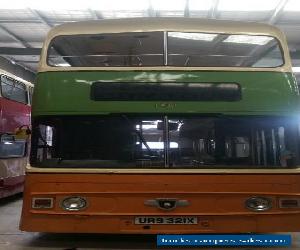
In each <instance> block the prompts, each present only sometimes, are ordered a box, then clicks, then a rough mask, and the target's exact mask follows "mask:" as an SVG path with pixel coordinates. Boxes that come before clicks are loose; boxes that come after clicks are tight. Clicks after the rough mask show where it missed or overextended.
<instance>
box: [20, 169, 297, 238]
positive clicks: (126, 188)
mask: <svg viewBox="0 0 300 250" xmlns="http://www.w3.org/2000/svg"><path fill="white" fill-rule="evenodd" d="M67 196H81V197H84V198H86V199H87V201H88V206H87V207H86V208H85V209H84V210H82V211H79V212H69V211H65V210H63V209H62V207H61V201H62V200H63V199H64V198H65V197H67ZM253 196H263V197H268V198H269V199H270V200H271V201H272V207H271V208H270V209H269V210H267V211H263V212H253V211H251V210H249V209H247V208H246V206H245V201H246V200H247V199H248V198H250V197H253ZM38 197H40V198H45V197H51V198H53V201H54V206H53V208H51V209H33V208H32V198H38ZM158 198H159V199H167V198H175V199H178V200H185V201H188V205H187V206H178V207H176V208H175V209H173V210H171V211H164V210H162V209H160V208H159V207H156V206H151V205H150V206H149V205H147V204H145V201H148V200H153V199H158ZM282 198H285V199H300V175H297V174H261V175H260V174H184V175H183V174H97V173H95V174H78V173H77V174H50V173H45V174H37V173H30V174H28V175H27V176H26V181H25V192H24V202H23V210H22V218H21V225H20V228H21V230H24V231H35V232H61V233H67V232H68V233H144V234H151V233H153V234H157V233H170V234H171V233H174V234H175V233H176V234H180V233H248V232H257V233H267V232H297V231H298V232H299V231H300V207H298V208H281V207H280V206H279V200H280V199H282ZM135 216H141V217H144V216H150V217H164V216H167V217H181V216H188V217H197V218H198V224H196V225H136V224H134V218H135Z"/></svg>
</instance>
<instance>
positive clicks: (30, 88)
mask: <svg viewBox="0 0 300 250" xmlns="http://www.w3.org/2000/svg"><path fill="white" fill-rule="evenodd" d="M28 92H29V102H30V105H32V95H33V87H30V86H29V87H28Z"/></svg>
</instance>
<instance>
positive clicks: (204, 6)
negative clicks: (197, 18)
mask: <svg viewBox="0 0 300 250" xmlns="http://www.w3.org/2000/svg"><path fill="white" fill-rule="evenodd" d="M212 4H213V1H212V0H206V1H199V0H189V10H191V11H193V10H196V11H197V10H198V11H199V10H209V9H211V7H212Z"/></svg>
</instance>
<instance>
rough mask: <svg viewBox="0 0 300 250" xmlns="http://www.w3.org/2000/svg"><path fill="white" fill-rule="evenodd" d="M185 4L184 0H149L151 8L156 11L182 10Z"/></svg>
mask: <svg viewBox="0 0 300 250" xmlns="http://www.w3.org/2000/svg"><path fill="white" fill-rule="evenodd" d="M201 2H202V1H201ZM185 4H186V0H176V1H174V0H151V5H152V7H153V9H154V10H158V11H160V10H162V11H184V9H185Z"/></svg>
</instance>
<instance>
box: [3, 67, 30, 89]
mask: <svg viewBox="0 0 300 250" xmlns="http://www.w3.org/2000/svg"><path fill="white" fill-rule="evenodd" d="M0 75H5V76H8V77H10V78H13V79H15V80H17V81H20V82H22V83H24V84H26V85H28V86H31V87H33V86H34V84H33V83H31V82H29V81H27V80H25V79H23V78H21V77H19V76H16V75H14V74H12V73H10V72H8V71H5V70H3V69H0Z"/></svg>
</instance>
